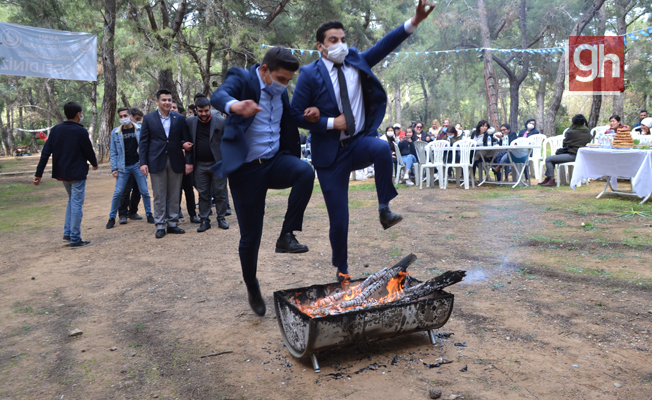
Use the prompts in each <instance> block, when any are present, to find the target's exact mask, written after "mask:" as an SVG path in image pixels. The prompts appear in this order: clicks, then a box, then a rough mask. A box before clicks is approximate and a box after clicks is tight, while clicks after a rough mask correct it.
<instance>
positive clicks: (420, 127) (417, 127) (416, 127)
mask: <svg viewBox="0 0 652 400" xmlns="http://www.w3.org/2000/svg"><path fill="white" fill-rule="evenodd" d="M414 128H415V129H423V126H420V125H417V126H415V127H414Z"/></svg>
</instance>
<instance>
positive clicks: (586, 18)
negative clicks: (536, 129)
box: [542, 0, 605, 136]
mask: <svg viewBox="0 0 652 400" xmlns="http://www.w3.org/2000/svg"><path fill="white" fill-rule="evenodd" d="M604 2H605V0H593V2H592V3H591V5H590V6H589V8H588V10H587V11H586V12H585V13H584V14H583V15H582V17H581V18H580V19H579V20H578V21H577V23H576V24H575V26H574V27H573V29H572V30H571V33H570V36H579V35H580V34H581V33H582V31H583V30H584V27H585V26H586V25H587V24H588V23H589V22H590V21H591V20H592V19H593V16H594V15H595V13H596V12H598V10H599V9H600V7H602V5H603V4H604ZM567 55H568V53H566V56H567ZM565 81H566V62H565V59H564V58H563V57H562V58H561V59H560V60H559V66H558V68H557V77H556V78H555V91H554V92H553V94H552V98H551V99H550V104H549V105H548V109H547V110H546V116H545V120H544V122H543V132H542V133H543V134H545V135H546V136H555V135H556V133H557V132H556V131H555V119H556V118H557V112H558V111H559V106H560V105H561V98H562V96H563V95H564V89H565V88H564V82H565Z"/></svg>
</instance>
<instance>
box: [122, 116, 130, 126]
mask: <svg viewBox="0 0 652 400" xmlns="http://www.w3.org/2000/svg"><path fill="white" fill-rule="evenodd" d="M120 123H121V124H122V125H124V126H127V125H129V124H130V123H131V118H129V117H127V118H120Z"/></svg>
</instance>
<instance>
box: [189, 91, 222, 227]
mask: <svg viewBox="0 0 652 400" xmlns="http://www.w3.org/2000/svg"><path fill="white" fill-rule="evenodd" d="M195 107H196V112H197V116H193V117H190V118H188V131H189V134H190V142H191V143H188V142H187V143H185V144H184V149H185V150H186V152H188V151H191V150H194V151H192V161H193V170H194V171H195V185H196V187H197V191H199V217H200V218H201V225H200V226H199V228H197V232H205V231H207V230H208V229H211V221H210V219H209V217H208V216H209V213H210V211H211V197H212V195H213V194H215V200H216V203H215V211H216V213H217V226H219V227H220V228H221V229H229V225H228V224H227V223H226V221H225V219H224V217H225V216H226V200H227V191H226V178H220V177H219V176H217V175H216V174H215V172H213V170H212V169H211V167H212V166H213V165H215V163H217V162H218V161H222V152H221V151H220V142H221V141H222V133H223V131H224V121H225V120H224V118H222V116H221V115H219V113H217V112H211V104H210V102H209V101H208V99H207V98H206V97H199V98H197V100H196V101H195Z"/></svg>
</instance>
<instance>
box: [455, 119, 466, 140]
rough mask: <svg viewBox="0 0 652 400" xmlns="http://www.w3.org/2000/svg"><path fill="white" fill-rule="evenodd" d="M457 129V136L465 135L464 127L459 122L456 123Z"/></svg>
mask: <svg viewBox="0 0 652 400" xmlns="http://www.w3.org/2000/svg"><path fill="white" fill-rule="evenodd" d="M455 130H456V131H457V136H461V137H464V127H463V126H462V124H460V123H459V122H458V123H457V124H455Z"/></svg>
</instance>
